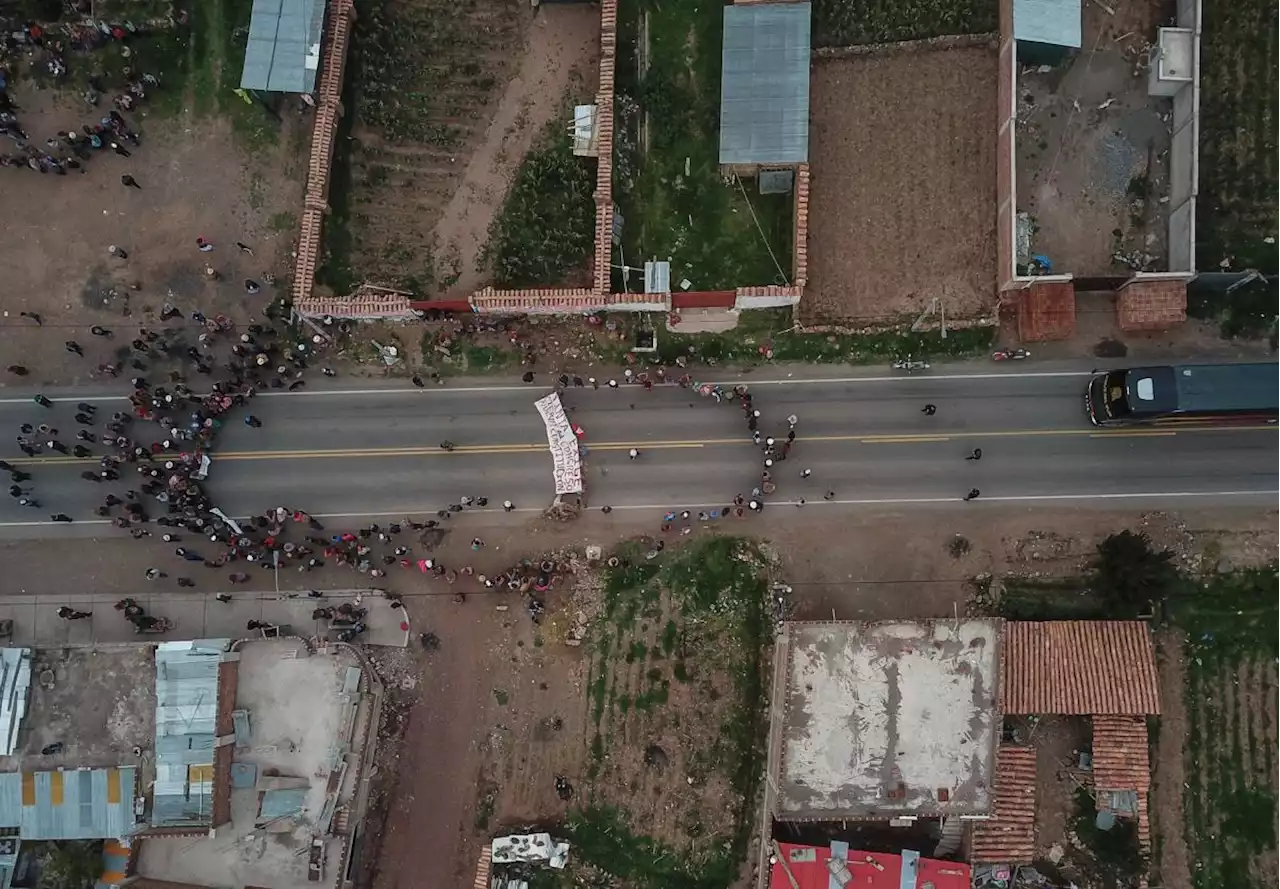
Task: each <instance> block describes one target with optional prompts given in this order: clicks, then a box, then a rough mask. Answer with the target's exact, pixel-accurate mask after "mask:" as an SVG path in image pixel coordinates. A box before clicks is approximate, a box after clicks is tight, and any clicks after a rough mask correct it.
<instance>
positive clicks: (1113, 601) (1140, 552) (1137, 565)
mask: <svg viewBox="0 0 1280 889" xmlns="http://www.w3.org/2000/svg"><path fill="white" fill-rule="evenodd" d="M1179 578H1180V575H1179V573H1178V568H1177V566H1176V565H1174V564H1173V553H1172V552H1169V551H1168V550H1160V551H1156V550H1154V549H1152V547H1151V539H1150V538H1149V537H1147V535H1146V534H1142V533H1138V534H1135V533H1134V532H1132V531H1121V532H1119V533H1118V534H1112V535H1111V536H1110V537H1108V538H1106V539H1105V540H1103V541H1102V542H1101V543H1099V544H1098V549H1097V555H1096V556H1094V559H1093V563H1092V565H1091V566H1090V584H1091V586H1092V587H1093V590H1094V592H1095V593H1096V594H1097V595H1098V596H1099V597H1100V598H1101V599H1103V600H1104V601H1105V602H1106V603H1107V605H1108V610H1109V611H1111V612H1112V613H1113V615H1114V616H1115V617H1135V616H1137V615H1138V614H1142V613H1144V612H1146V611H1148V610H1150V609H1151V607H1152V606H1153V605H1155V604H1156V603H1158V602H1161V601H1163V600H1164V599H1165V597H1166V596H1168V595H1169V594H1170V593H1172V592H1173V591H1174V588H1175V587H1176V586H1177V584H1178V581H1179Z"/></svg>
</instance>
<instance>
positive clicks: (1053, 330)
mask: <svg viewBox="0 0 1280 889" xmlns="http://www.w3.org/2000/svg"><path fill="white" fill-rule="evenodd" d="M1017 293H1018V296H1019V299H1018V303H1017V310H1018V340H1019V342H1024V343H1043V342H1048V341H1050V340H1065V339H1070V338H1071V337H1072V336H1073V335H1074V334H1075V332H1076V288H1075V284H1074V283H1072V281H1071V277H1070V276H1069V275H1055V276H1054V277H1053V278H1052V279H1047V278H1041V279H1033V280H1032V281H1030V282H1028V283H1027V284H1025V285H1024V286H1023V287H1022V289H1021V290H1019V291H1017Z"/></svg>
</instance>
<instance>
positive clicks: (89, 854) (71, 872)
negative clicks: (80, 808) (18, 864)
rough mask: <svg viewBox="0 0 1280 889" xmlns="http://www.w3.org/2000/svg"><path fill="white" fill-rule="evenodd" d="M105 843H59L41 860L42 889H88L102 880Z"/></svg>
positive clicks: (46, 846)
mask: <svg viewBox="0 0 1280 889" xmlns="http://www.w3.org/2000/svg"><path fill="white" fill-rule="evenodd" d="M102 867H103V865H102V842H101V841H99V840H94V841H89V842H85V841H82V840H55V841H53V842H49V843H45V844H44V850H43V854H42V855H41V857H40V884H39V885H40V889H86V887H88V886H92V885H93V884H94V883H95V882H96V881H97V879H98V878H99V877H101V876H102Z"/></svg>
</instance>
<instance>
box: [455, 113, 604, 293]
mask: <svg viewBox="0 0 1280 889" xmlns="http://www.w3.org/2000/svg"><path fill="white" fill-rule="evenodd" d="M594 191H595V165H594V164H592V163H590V162H589V161H587V160H584V159H583V158H580V157H575V156H574V154H573V146H572V145H571V144H570V140H569V139H568V137H567V136H566V135H565V132H564V124H563V123H562V121H561V116H557V117H556V118H555V119H554V120H552V121H551V122H550V123H549V124H547V126H546V128H545V129H544V130H543V132H542V134H541V135H540V136H539V138H538V142H537V144H536V145H535V146H534V147H533V149H532V150H531V151H530V152H529V153H528V154H527V155H525V158H524V162H523V163H522V164H521V165H520V172H519V173H517V174H516V180H515V182H514V183H513V184H512V186H511V191H510V192H509V193H508V194H507V200H506V203H505V204H503V206H502V212H501V213H499V214H498V216H497V217H496V218H495V219H494V220H493V223H492V225H491V226H490V227H489V242H488V243H487V244H486V245H485V248H484V251H483V252H482V254H481V258H480V261H481V263H482V264H484V265H487V266H489V267H490V268H491V269H492V270H493V279H494V284H495V285H496V286H498V287H505V288H523V287H554V286H557V285H559V284H561V283H562V282H563V281H564V280H565V278H566V277H567V275H568V274H569V273H570V272H571V271H573V270H574V269H576V268H579V267H581V266H583V264H584V263H585V262H586V260H587V257H588V256H589V255H590V253H591V245H592V243H593V242H594V240H595V218H596V217H595V202H594V200H593V198H592V194H593V192H594Z"/></svg>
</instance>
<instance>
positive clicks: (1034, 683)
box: [1000, 620, 1160, 716]
mask: <svg viewBox="0 0 1280 889" xmlns="http://www.w3.org/2000/svg"><path fill="white" fill-rule="evenodd" d="M1000 710H1001V712H1002V713H1004V714H1006V715H1012V714H1018V715H1025V714H1035V713H1040V714H1050V713H1052V714H1058V715H1063V716H1073V715H1074V716H1088V715H1093V714H1097V713H1105V714H1117V715H1126V716H1146V715H1157V714H1159V713H1160V693H1159V682H1158V680H1157V677H1156V659H1155V650H1154V648H1153V646H1152V643H1151V633H1150V631H1149V630H1148V628H1147V625H1146V623H1144V622H1143V621H1137V620H1128V621H1121V620H1103V621H1083V620H1060V621H1043V622H1026V621H1010V622H1008V623H1006V624H1005V626H1004V638H1003V640H1002V644H1001V646H1000Z"/></svg>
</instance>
